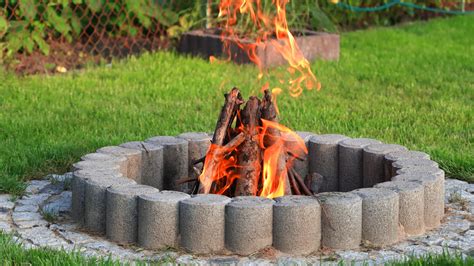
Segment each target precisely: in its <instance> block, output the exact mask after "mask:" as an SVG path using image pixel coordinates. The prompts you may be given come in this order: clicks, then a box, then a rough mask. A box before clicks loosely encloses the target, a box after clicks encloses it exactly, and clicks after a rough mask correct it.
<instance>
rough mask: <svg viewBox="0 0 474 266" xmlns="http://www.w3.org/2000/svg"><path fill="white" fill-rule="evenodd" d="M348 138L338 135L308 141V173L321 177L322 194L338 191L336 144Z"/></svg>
mask: <svg viewBox="0 0 474 266" xmlns="http://www.w3.org/2000/svg"><path fill="white" fill-rule="evenodd" d="M346 139H348V137H346V136H343V135H338V134H327V135H317V136H312V137H311V138H310V139H309V154H308V156H309V173H310V174H311V173H314V172H316V173H319V174H320V175H322V176H323V184H322V187H321V189H320V191H322V192H328V191H337V190H338V189H339V178H338V172H339V159H338V158H339V155H338V143H339V142H341V141H343V140H346Z"/></svg>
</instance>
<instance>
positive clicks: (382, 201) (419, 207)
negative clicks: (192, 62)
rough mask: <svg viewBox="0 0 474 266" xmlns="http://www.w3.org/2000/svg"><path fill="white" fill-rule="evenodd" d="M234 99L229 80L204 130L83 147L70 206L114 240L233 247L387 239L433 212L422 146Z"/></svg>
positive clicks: (438, 195)
mask: <svg viewBox="0 0 474 266" xmlns="http://www.w3.org/2000/svg"><path fill="white" fill-rule="evenodd" d="M242 103H243V101H242V99H241V97H240V95H239V93H238V90H237V89H233V90H232V91H231V92H230V93H229V94H227V95H226V102H225V104H224V107H223V108H222V111H221V115H220V117H219V120H218V122H217V126H216V130H215V132H214V134H207V133H184V134H181V135H178V136H177V137H171V136H158V137H153V138H150V139H148V140H145V141H143V142H141V141H136V142H128V143H124V144H121V145H119V146H109V147H103V148H100V149H98V150H97V152H96V153H92V154H88V155H85V156H83V157H82V161H80V162H78V163H76V164H74V178H73V184H72V193H73V194H72V196H73V206H72V215H73V218H74V219H75V220H76V221H77V222H78V223H80V224H81V225H82V226H83V227H84V228H85V229H86V230H88V231H90V232H93V233H96V234H105V235H106V237H107V238H108V239H110V240H113V241H115V242H118V243H121V244H138V245H139V246H141V247H144V248H147V249H163V248H168V247H175V248H183V249H185V250H186V251H188V252H192V253H198V254H216V253H234V254H239V255H248V254H252V253H255V252H258V251H259V250H262V249H265V248H268V247H273V248H275V249H277V250H279V251H281V252H284V253H289V254H310V253H313V252H316V251H318V250H319V249H320V248H321V247H325V248H332V249H358V248H359V246H360V245H361V244H363V243H370V244H371V245H373V246H385V245H390V244H393V243H396V242H397V241H399V240H401V239H403V238H404V237H405V236H409V235H420V234H423V233H424V232H425V231H426V230H428V229H431V228H434V227H437V226H438V225H439V224H440V220H441V219H442V217H443V215H444V200H443V199H444V172H443V171H442V170H440V169H439V168H438V165H437V163H436V162H434V161H432V160H430V157H429V155H428V154H426V153H423V152H419V151H409V150H408V149H407V148H405V147H403V146H400V145H395V144H383V143H381V142H380V141H377V140H373V139H365V138H355V139H353V138H349V137H346V136H343V135H338V134H325V135H316V134H313V133H309V132H291V131H290V130H289V129H287V128H286V127H283V126H281V125H279V124H277V123H276V115H275V113H274V109H273V108H274V106H273V104H272V101H271V97H270V95H269V94H268V93H266V94H265V96H264V98H263V99H262V101H260V100H258V99H257V98H255V97H251V98H250V100H249V101H248V102H247V104H246V106H245V107H244V108H243V109H242V111H238V110H240V109H239V107H238V106H239V105H240V104H242ZM252 108H254V109H253V110H252ZM250 111H251V112H250ZM264 118H265V119H264ZM259 119H260V120H261V121H260V122H259ZM267 119H268V120H267ZM234 120H235V122H234Z"/></svg>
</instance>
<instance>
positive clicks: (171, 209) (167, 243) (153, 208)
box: [138, 191, 190, 249]
mask: <svg viewBox="0 0 474 266" xmlns="http://www.w3.org/2000/svg"><path fill="white" fill-rule="evenodd" d="M189 198H190V196H189V195H188V194H186V193H183V192H178V191H160V192H156V193H151V194H146V195H141V196H139V197H138V244H139V245H140V246H142V247H144V248H147V249H162V248H167V247H176V248H177V247H178V241H179V239H178V236H179V202H180V201H182V200H185V199H189Z"/></svg>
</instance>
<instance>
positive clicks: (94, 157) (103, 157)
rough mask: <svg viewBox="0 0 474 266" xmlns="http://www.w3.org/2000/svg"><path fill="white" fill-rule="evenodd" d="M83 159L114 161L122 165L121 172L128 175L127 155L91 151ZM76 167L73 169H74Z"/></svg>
mask: <svg viewBox="0 0 474 266" xmlns="http://www.w3.org/2000/svg"><path fill="white" fill-rule="evenodd" d="M81 160H82V161H96V162H114V163H117V164H118V165H120V173H122V174H123V175H127V157H125V156H113V155H110V154H105V153H98V152H94V153H89V154H86V155H84V156H82V157H81ZM74 170H75V169H73V171H74Z"/></svg>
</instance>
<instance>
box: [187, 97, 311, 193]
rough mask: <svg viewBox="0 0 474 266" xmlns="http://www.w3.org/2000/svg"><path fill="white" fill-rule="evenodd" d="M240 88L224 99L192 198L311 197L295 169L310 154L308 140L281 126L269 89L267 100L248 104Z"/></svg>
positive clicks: (252, 101)
mask: <svg viewBox="0 0 474 266" xmlns="http://www.w3.org/2000/svg"><path fill="white" fill-rule="evenodd" d="M242 105H244V100H243V99H242V96H241V94H240V91H239V90H238V89H237V88H233V89H232V90H231V91H230V92H229V93H227V94H226V95H225V103H224V106H223V107H222V110H221V113H220V116H219V119H218V121H217V125H216V129H215V131H214V136H213V138H212V144H211V146H210V148H209V151H208V152H207V155H206V156H205V157H204V158H203V159H201V160H198V161H196V163H200V162H202V161H204V167H203V169H202V170H200V169H197V168H195V169H196V171H198V172H199V173H200V175H199V178H198V179H196V180H195V179H191V180H190V181H195V182H196V185H195V186H194V189H193V193H197V192H199V193H213V194H223V195H227V196H262V197H269V198H274V197H279V196H283V195H290V194H296V195H311V194H312V192H311V191H310V189H309V188H308V185H307V184H306V183H305V182H304V180H303V177H301V176H300V175H299V174H298V173H297V172H296V171H295V170H294V169H293V168H292V164H293V161H294V160H298V159H301V158H303V157H305V156H306V154H307V153H308V151H307V149H306V146H305V143H304V141H303V139H301V138H300V137H299V136H298V135H297V134H296V133H295V132H293V131H291V130H290V129H289V128H287V127H285V126H283V125H280V124H279V123H278V117H277V112H276V107H275V105H274V103H273V101H272V96H271V94H270V93H269V91H268V90H266V91H265V92H264V96H263V98H262V99H259V98H257V97H255V96H251V97H250V98H249V99H248V101H247V102H246V103H245V105H244V107H243V108H241V106H242Z"/></svg>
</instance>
